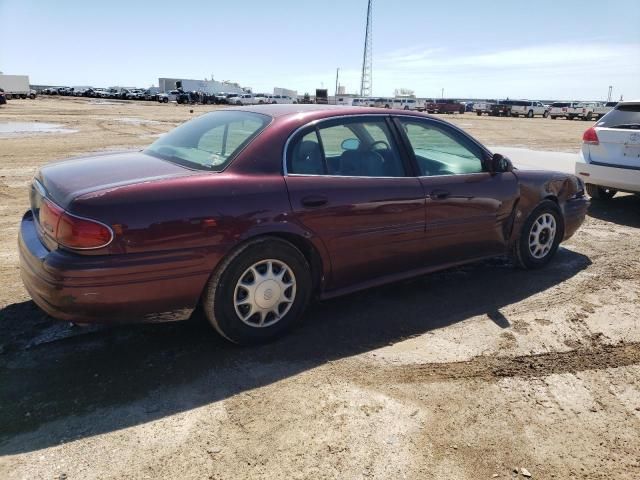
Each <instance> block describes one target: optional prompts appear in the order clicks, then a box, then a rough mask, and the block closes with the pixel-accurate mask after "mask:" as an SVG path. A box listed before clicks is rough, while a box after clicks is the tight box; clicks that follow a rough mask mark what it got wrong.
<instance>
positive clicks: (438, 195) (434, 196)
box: [429, 190, 451, 200]
mask: <svg viewBox="0 0 640 480" xmlns="http://www.w3.org/2000/svg"><path fill="white" fill-rule="evenodd" d="M449 195H451V194H450V193H449V192H447V191H446V190H434V191H433V192H431V193H430V194H429V198H430V199H431V200H444V199H445V198H448V197H449Z"/></svg>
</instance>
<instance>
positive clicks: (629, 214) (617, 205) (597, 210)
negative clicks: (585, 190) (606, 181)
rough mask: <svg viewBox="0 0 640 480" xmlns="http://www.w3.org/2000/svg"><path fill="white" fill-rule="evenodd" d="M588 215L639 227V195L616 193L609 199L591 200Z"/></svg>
mask: <svg viewBox="0 0 640 480" xmlns="http://www.w3.org/2000/svg"><path fill="white" fill-rule="evenodd" d="M589 216H590V217H594V218H598V219H600V220H605V221H607V222H612V223H617V224H618V225H626V226H628V227H635V228H640V195H622V194H618V195H616V196H615V197H613V198H612V199H611V200H594V199H592V200H591V206H590V207H589Z"/></svg>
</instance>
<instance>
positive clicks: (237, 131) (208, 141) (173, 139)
mask: <svg viewBox="0 0 640 480" xmlns="http://www.w3.org/2000/svg"><path fill="white" fill-rule="evenodd" d="M270 120H271V117H268V116H266V115H261V114H257V113H250V112H239V111H218V112H211V113H208V114H206V115H202V116H201V117H198V118H195V119H193V120H191V121H189V122H187V123H185V124H183V125H181V126H179V127H178V128H176V129H175V130H172V131H171V132H169V133H167V134H166V135H164V136H162V137H161V138H160V139H159V140H157V141H155V142H154V143H152V144H151V145H150V146H149V147H148V148H147V149H146V150H145V153H147V154H149V155H152V156H155V157H159V158H162V159H164V160H167V161H170V162H173V163H177V164H180V165H183V166H186V167H189V168H195V169H199V170H209V171H220V170H222V169H223V168H224V167H225V166H226V165H227V164H228V163H229V162H231V160H232V159H233V158H234V157H235V155H237V154H238V153H239V152H240V151H241V150H242V149H243V148H244V147H245V146H246V145H248V144H249V142H251V140H253V139H254V138H255V137H256V136H257V135H258V134H259V133H260V132H261V131H262V130H263V129H264V128H265V127H266V126H267V125H268V124H269V122H270Z"/></svg>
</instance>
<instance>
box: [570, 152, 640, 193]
mask: <svg viewBox="0 0 640 480" xmlns="http://www.w3.org/2000/svg"><path fill="white" fill-rule="evenodd" d="M576 176H578V177H580V179H581V180H582V181H583V182H584V183H590V184H592V185H597V186H599V187H608V188H613V189H616V190H622V191H624V192H631V193H640V170H635V169H632V168H620V167H613V166H612V167H609V166H605V165H594V164H593V163H587V162H585V161H584V157H583V156H582V155H581V156H580V159H579V160H578V161H576Z"/></svg>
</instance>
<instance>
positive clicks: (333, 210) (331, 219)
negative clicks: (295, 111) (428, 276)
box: [285, 115, 425, 290]
mask: <svg viewBox="0 0 640 480" xmlns="http://www.w3.org/2000/svg"><path fill="white" fill-rule="evenodd" d="M393 131H394V130H393V127H392V125H391V124H390V120H389V117H388V116H382V115H375V116H365V115H357V116H351V117H345V118H340V119H330V120H326V121H322V122H320V123H318V124H317V125H311V126H308V127H307V128H305V129H302V130H301V131H299V132H298V133H297V134H296V135H295V136H294V138H292V140H291V141H290V142H289V147H288V148H287V152H286V169H285V181H286V184H287V188H288V191H289V198H290V201H291V207H292V210H293V214H294V216H295V219H296V221H297V222H299V223H300V224H302V225H303V226H304V228H305V229H306V230H307V231H308V232H309V233H310V234H311V235H314V236H317V237H319V238H320V239H321V240H322V242H323V243H324V245H325V247H326V248H327V250H328V252H329V255H330V258H331V275H330V278H329V279H327V288H328V289H330V290H331V289H340V288H348V287H349V286H352V285H354V284H358V283H363V282H371V281H375V280H376V279H377V278H379V277H383V276H388V275H392V274H396V273H399V272H402V271H405V270H410V269H413V268H416V267H417V266H418V265H417V263H418V262H419V261H420V259H421V252H422V250H423V248H424V247H423V246H424V234H425V233H424V230H425V210H424V208H425V199H424V193H423V189H422V185H421V183H420V181H419V180H418V179H417V178H416V177H415V176H411V175H410V173H409V171H410V170H408V168H407V165H406V164H405V160H404V158H403V156H402V155H400V153H399V151H398V145H397V141H396V138H395V137H394V134H393V133H392V132H393Z"/></svg>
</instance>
